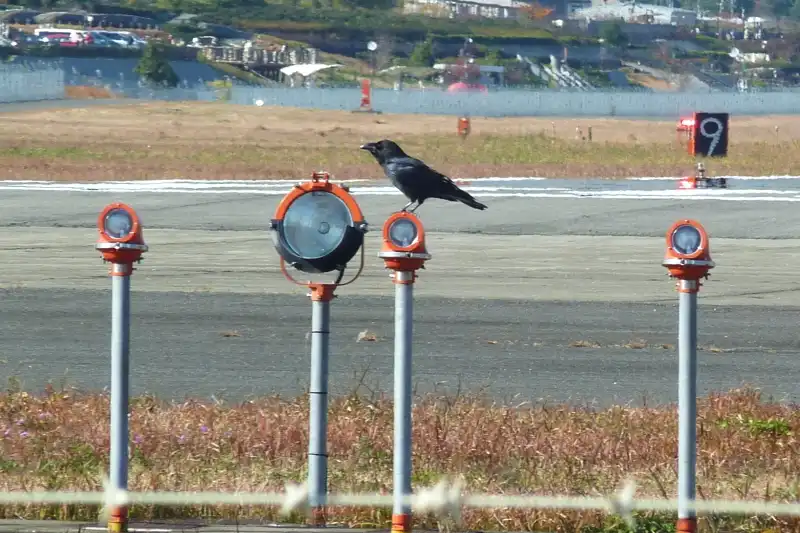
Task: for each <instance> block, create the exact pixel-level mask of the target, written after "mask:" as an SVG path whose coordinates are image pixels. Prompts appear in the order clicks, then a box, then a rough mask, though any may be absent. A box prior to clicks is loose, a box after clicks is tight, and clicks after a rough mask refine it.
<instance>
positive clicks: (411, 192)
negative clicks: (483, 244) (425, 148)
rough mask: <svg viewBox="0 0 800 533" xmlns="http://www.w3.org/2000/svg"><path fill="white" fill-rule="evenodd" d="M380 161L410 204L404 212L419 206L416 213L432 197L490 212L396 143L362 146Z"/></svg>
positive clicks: (404, 208) (376, 143)
mask: <svg viewBox="0 0 800 533" xmlns="http://www.w3.org/2000/svg"><path fill="white" fill-rule="evenodd" d="M360 148H361V149H362V150H366V151H367V152H369V153H370V154H372V156H373V157H374V158H375V159H376V160H377V161H378V163H379V164H380V165H381V167H382V168H383V172H384V174H386V177H387V178H389V181H391V182H392V185H394V186H395V187H397V188H398V189H399V190H400V192H402V193H403V194H404V195H405V196H406V197H407V198H408V199H409V200H410V201H409V202H408V203H407V204H406V205H405V206H404V207H403V209H401V211H406V210H408V208H409V207H410V206H411V205H412V204H414V203H416V204H417V205H416V206H415V207H414V209H412V210H411V211H410V212H411V213H413V212H414V211H416V210H417V209H418V208H419V207H420V206H421V205H422V203H423V202H424V201H425V200H427V199H428V198H439V199H441V200H447V201H448V202H461V203H463V204H466V205H468V206H470V207H472V208H473V209H480V210H484V209H486V206H485V205H484V204H482V203H480V202H478V201H477V200H475V198H473V197H472V196H471V195H470V194H469V193H467V192H466V191H463V190H461V189H459V188H458V186H457V185H456V184H455V183H453V180H451V179H450V178H448V177H447V176H445V175H444V174H441V173H439V172H437V171H435V170H433V169H432V168H431V167H429V166H428V165H426V164H425V163H423V162H422V161H420V160H419V159H416V158H414V157H411V156H409V155H408V154H406V153H405V152H404V151H403V149H402V148H400V146H398V144H397V143H396V142H394V141H390V140H388V139H383V140H381V141H377V142H373V143H367V144H364V145H362V146H360Z"/></svg>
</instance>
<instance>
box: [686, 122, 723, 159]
mask: <svg viewBox="0 0 800 533" xmlns="http://www.w3.org/2000/svg"><path fill="white" fill-rule="evenodd" d="M689 153H690V154H691V155H699V156H703V157H725V156H727V155H728V113H695V114H694V124H693V125H692V137H691V141H690V142H689Z"/></svg>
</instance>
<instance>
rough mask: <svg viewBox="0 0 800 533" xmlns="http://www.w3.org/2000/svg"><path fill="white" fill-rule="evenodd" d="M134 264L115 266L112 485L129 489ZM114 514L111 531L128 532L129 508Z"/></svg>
mask: <svg viewBox="0 0 800 533" xmlns="http://www.w3.org/2000/svg"><path fill="white" fill-rule="evenodd" d="M132 273H133V265H130V264H118V263H115V264H113V265H112V266H111V434H110V443H111V450H110V461H111V472H110V476H109V481H110V483H111V486H112V487H114V488H115V489H119V490H128V443H129V437H130V433H129V429H128V398H129V395H130V391H129V387H130V315H131V274H132ZM115 511H116V513H115V512H114V511H112V513H111V520H110V521H109V531H111V532H112V533H118V532H119V531H127V525H128V517H127V510H126V509H116V510H115Z"/></svg>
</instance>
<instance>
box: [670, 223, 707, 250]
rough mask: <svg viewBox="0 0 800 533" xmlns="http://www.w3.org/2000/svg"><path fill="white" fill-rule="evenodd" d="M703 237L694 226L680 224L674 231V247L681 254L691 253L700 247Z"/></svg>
mask: <svg viewBox="0 0 800 533" xmlns="http://www.w3.org/2000/svg"><path fill="white" fill-rule="evenodd" d="M702 240H703V238H702V237H701V236H700V231H699V230H698V229H697V228H695V227H694V226H689V225H684V226H678V228H677V229H675V231H674V232H672V248H673V249H674V250H675V251H676V252H678V253H679V254H681V255H691V254H693V253H695V252H696V251H697V250H699V249H700V244H701V241H702Z"/></svg>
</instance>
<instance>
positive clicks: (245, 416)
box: [0, 389, 800, 532]
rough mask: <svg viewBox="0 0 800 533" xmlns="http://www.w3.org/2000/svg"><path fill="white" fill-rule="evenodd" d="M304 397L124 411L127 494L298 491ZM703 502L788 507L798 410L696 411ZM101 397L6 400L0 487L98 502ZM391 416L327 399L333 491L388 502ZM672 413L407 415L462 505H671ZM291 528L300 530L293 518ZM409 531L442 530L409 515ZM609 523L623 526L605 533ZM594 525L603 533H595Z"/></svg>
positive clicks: (670, 523)
mask: <svg viewBox="0 0 800 533" xmlns="http://www.w3.org/2000/svg"><path fill="white" fill-rule="evenodd" d="M307 405H308V404H307V399H306V398H298V399H296V400H280V399H261V400H256V401H250V402H245V403H241V404H237V405H221V404H203V403H198V402H195V401H187V402H185V403H181V404H164V403H160V402H158V401H156V400H154V399H152V398H147V397H145V398H136V399H134V400H133V401H132V403H131V410H132V414H131V418H130V430H131V440H132V444H131V460H130V487H131V489H133V490H178V491H196V490H204V491H234V490H241V491H260V490H283V486H284V483H285V482H287V481H302V480H303V479H304V476H305V473H304V470H305V466H306V452H307V428H308V418H307V413H308V409H307ZM699 416H700V422H699V429H698V438H699V454H698V463H697V464H698V476H699V478H698V493H699V497H702V498H732V499H748V500H753V499H756V500H757V499H771V500H780V501H797V499H798V490H800V445H799V444H798V441H797V437H796V435H797V432H798V430H800V409H798V408H797V407H796V406H785V405H779V404H774V403H767V402H765V401H763V400H762V398H761V397H760V395H759V394H758V393H757V392H756V391H754V390H749V389H743V390H738V391H732V392H730V393H728V394H719V395H716V394H715V395H711V396H709V397H708V398H705V399H702V400H701V401H700V402H699ZM107 421H108V398H107V397H105V396H99V395H81V394H77V393H74V392H54V391H49V393H48V394H45V395H42V396H33V395H29V394H25V393H20V392H11V393H7V394H3V395H0V490H3V491H8V490H13V491H25V490H35V489H44V488H46V489H51V490H99V489H100V479H99V471H100V470H101V469H103V468H105V467H106V465H107V461H108V453H107V450H108V422H107ZM391 427H392V406H391V403H390V402H389V401H388V400H384V399H377V400H368V399H364V398H358V397H350V398H341V399H337V400H335V401H332V404H331V410H330V418H329V454H330V460H329V480H330V490H331V491H334V492H338V491H349V490H353V491H372V492H374V491H391V484H392V432H391ZM676 442H677V421H676V409H675V408H674V406H671V407H663V408H661V407H659V408H626V407H614V408H611V409H607V410H592V409H588V408H575V407H568V406H561V405H553V406H544V407H543V406H516V407H513V406H501V405H497V404H490V403H488V402H485V401H482V400H481V399H479V398H470V397H460V398H456V399H445V398H434V397H427V398H421V399H418V401H417V403H416V404H415V408H414V435H413V446H414V450H413V453H414V455H413V468H414V472H413V483H414V486H415V487H420V486H428V485H432V484H434V483H436V482H437V481H438V480H439V479H440V478H441V477H442V476H455V475H460V476H463V479H464V481H465V483H466V490H468V491H469V492H475V491H486V492H491V493H506V494H513V493H537V494H572V495H590V496H591V495H597V494H607V493H610V492H612V491H614V490H615V489H616V488H618V487H619V485H620V484H621V482H622V481H623V480H625V479H627V478H628V477H629V476H632V477H633V478H635V479H636V481H637V484H638V492H637V496H654V497H672V498H674V497H675V490H676V453H677V451H676V448H677V445H676ZM97 512H98V510H97V509H96V508H90V507H86V506H76V505H61V506H36V505H30V506H23V505H7V506H0V518H18V517H25V518H30V519H44V518H54V519H68V520H95V519H96V517H97ZM131 512H132V517H133V518H134V519H144V518H170V517H184V518H185V517H205V518H229V519H230V518H238V519H253V518H270V519H271V518H275V517H276V514H277V509H275V508H263V507H251V508H236V507H214V506H203V507H200V506H197V507H183V508H165V507H144V506H138V507H135V508H133V509H132V511H131ZM390 513H391V509H377V508H335V509H333V510H331V514H330V515H329V516H330V518H329V520H330V521H331V522H340V523H345V524H350V525H354V526H359V527H387V526H388V524H389V521H390ZM463 518H464V525H465V527H466V528H469V529H473V530H484V529H486V530H511V531H515V530H517V531H519V530H525V531H581V532H589V531H592V532H596V531H623V530H624V528H623V526H621V525H619V523H620V522H619V520H617V519H614V518H612V517H608V516H607V515H605V514H604V513H601V512H594V511H569V510H555V509H553V510H551V509H539V510H518V509H508V508H503V509H493V510H470V509H465V512H464V515H463ZM640 518H641V519H643V520H644V523H643V525H642V527H643V529H641V531H648V532H656V531H672V530H674V520H675V517H674V516H664V515H645V514H643V515H640ZM294 519H296V520H299V519H300V517H298V516H295V517H294ZM415 519H416V521H417V524H418V527H425V526H429V527H435V526H436V519H435V518H434V517H429V516H417V517H415ZM702 523H703V525H704V530H708V529H707V528H708V527H710V526H714V527H716V528H717V529H715V531H734V530H736V531H763V530H764V529H765V528H768V527H769V528H773V530H775V531H798V530H800V520H790V519H781V518H779V517H778V518H776V517H761V518H752V517H750V518H735V517H725V516H714V517H710V518H704V519H703V521H702ZM615 524H617V525H615ZM597 528H601V529H597Z"/></svg>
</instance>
